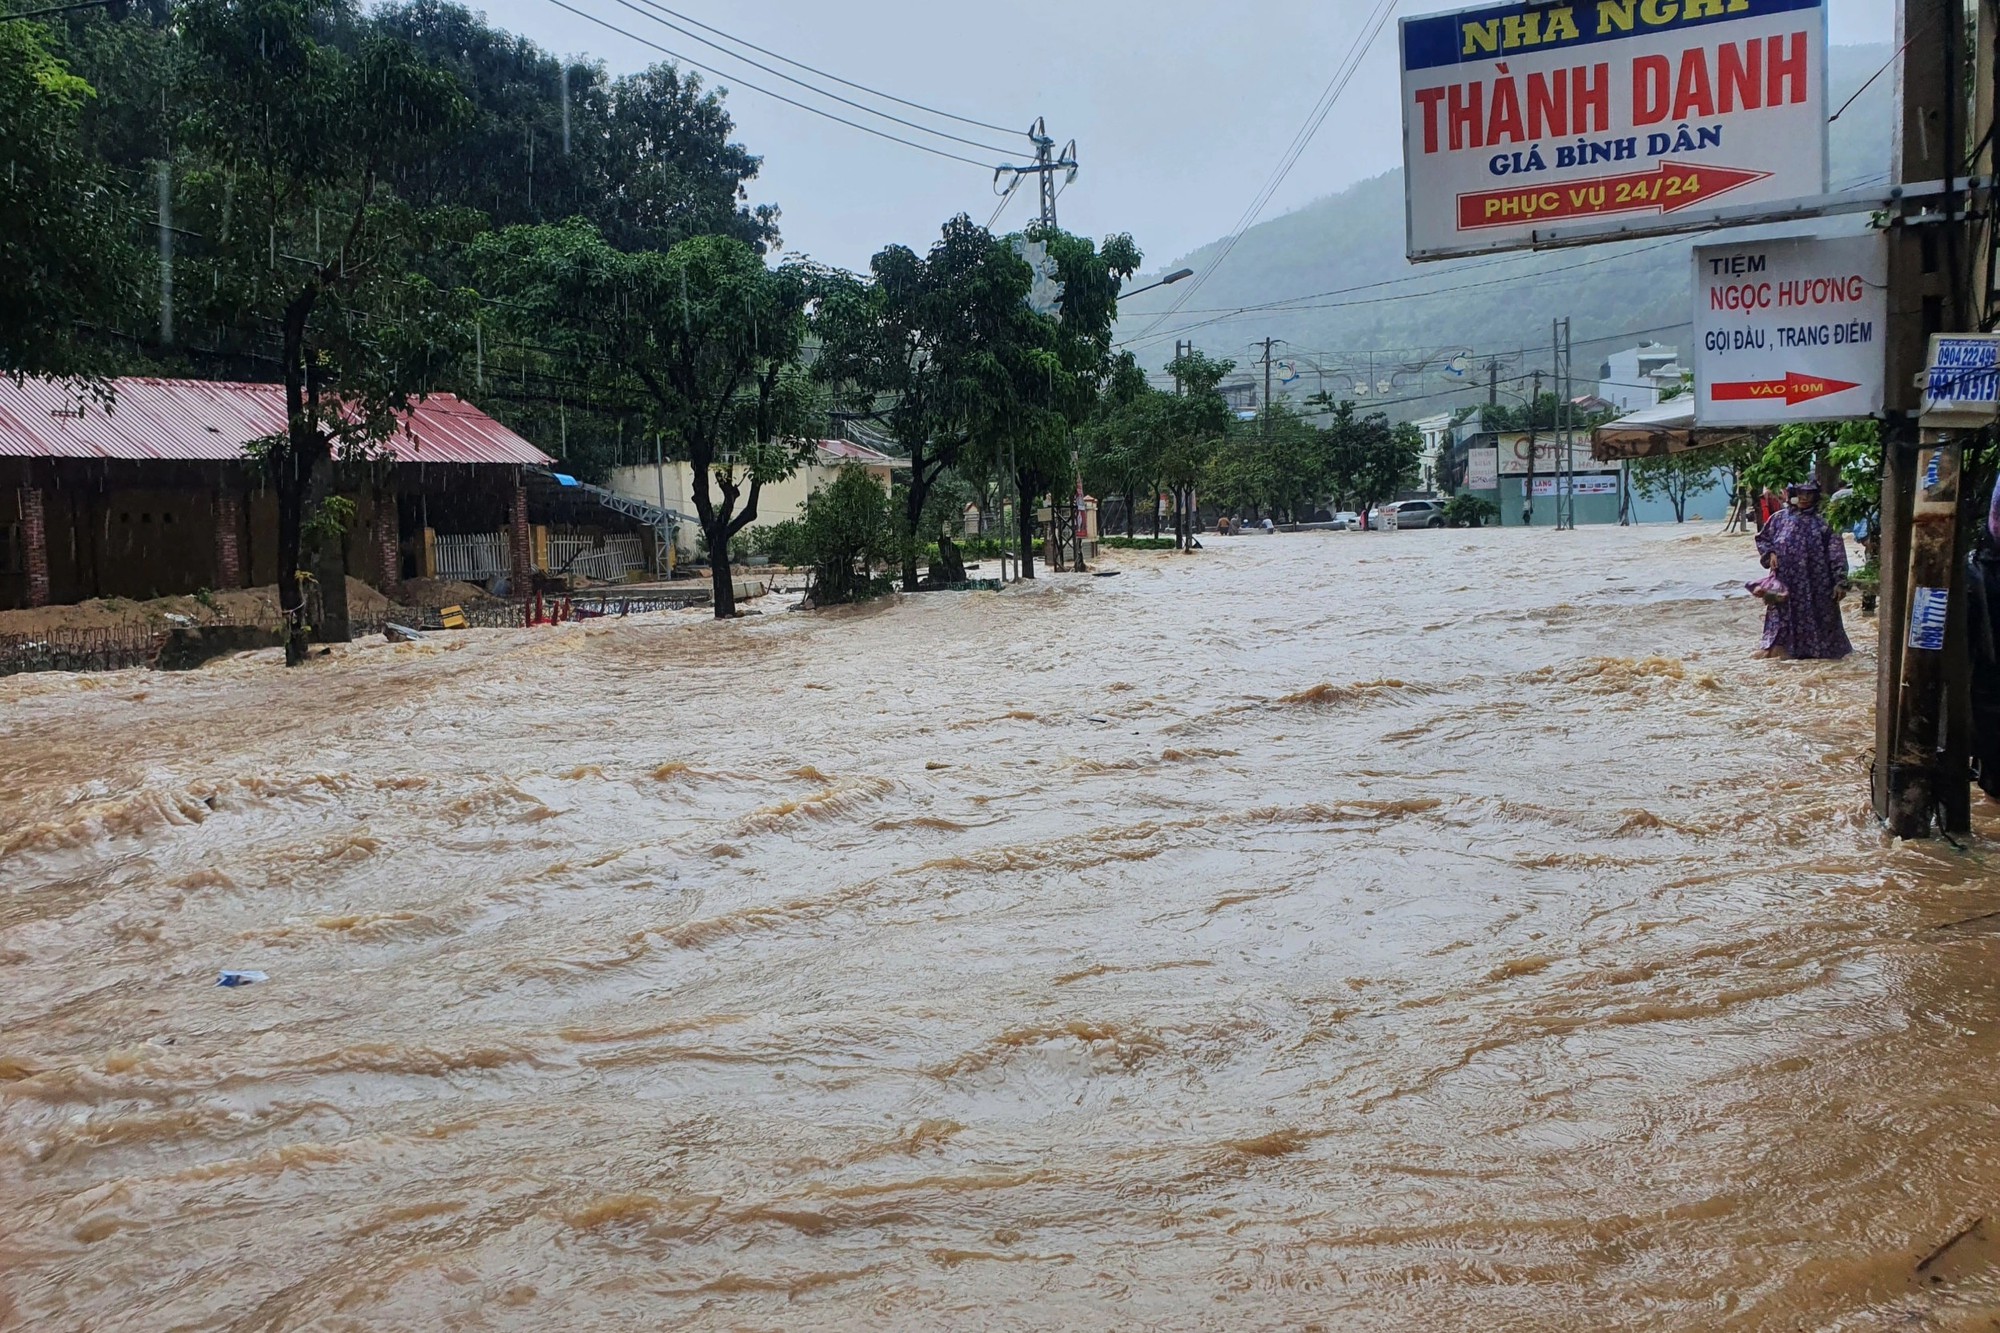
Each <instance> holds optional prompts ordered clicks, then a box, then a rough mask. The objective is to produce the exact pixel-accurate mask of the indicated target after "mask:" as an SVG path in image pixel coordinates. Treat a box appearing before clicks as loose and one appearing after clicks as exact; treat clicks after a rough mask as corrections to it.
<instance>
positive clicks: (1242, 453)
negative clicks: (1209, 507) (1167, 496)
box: [1201, 434, 1278, 518]
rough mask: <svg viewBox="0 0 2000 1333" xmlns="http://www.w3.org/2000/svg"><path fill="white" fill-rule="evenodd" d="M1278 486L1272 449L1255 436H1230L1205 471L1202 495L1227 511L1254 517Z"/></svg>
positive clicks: (1268, 501)
mask: <svg viewBox="0 0 2000 1333" xmlns="http://www.w3.org/2000/svg"><path fill="white" fill-rule="evenodd" d="M1277 489H1278V487H1277V479H1276V475H1275V469H1274V467H1273V456H1272V450H1271V448H1270V446H1269V445H1267V444H1266V443H1264V441H1262V440H1259V439H1257V438H1255V437H1254V436H1247V435H1243V434H1236V435H1234V436H1232V437H1230V438H1229V439H1228V440H1226V441H1225V442H1224V443H1223V444H1221V445H1220V446H1219V447H1218V448H1217V449H1216V450H1215V452H1214V454H1213V456H1212V457H1210V458H1209V460H1208V466H1207V467H1206V468H1204V469H1203V471H1202V479H1201V493H1202V495H1203V497H1204V498H1206V499H1207V500H1208V501H1209V502H1210V503H1212V504H1214V505H1215V506H1216V507H1217V508H1218V509H1220V510H1221V511H1222V512H1223V513H1225V514H1237V515H1241V516H1243V517H1245V518H1254V517H1255V516H1256V515H1257V514H1258V512H1259V511H1261V510H1262V509H1264V508H1265V507H1266V506H1267V505H1269V504H1270V503H1271V497H1272V495H1273V494H1274V493H1275V492H1276V491H1277Z"/></svg>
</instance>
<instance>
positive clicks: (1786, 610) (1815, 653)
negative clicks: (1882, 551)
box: [1757, 482, 1854, 657]
mask: <svg viewBox="0 0 2000 1333" xmlns="http://www.w3.org/2000/svg"><path fill="white" fill-rule="evenodd" d="M1785 495H1786V498H1787V500H1788V501H1789V502H1790V504H1789V507H1788V508H1786V509H1783V510H1780V511H1779V512H1778V513H1776V514H1773V515H1772V516H1771V518H1770V521H1769V522H1767V523H1765V524H1764V529H1763V531H1761V532H1759V533H1758V534H1757V550H1758V553H1759V554H1760V555H1762V556H1763V564H1764V568H1766V569H1768V570H1770V571H1771V572H1772V573H1774V574H1776V575H1777V576H1778V579H1779V581H1780V582H1782V583H1783V584H1784V586H1785V598H1784V600H1783V601H1782V602H1776V603H1773V604H1772V605H1770V607H1769V608H1768V609H1767V610H1766V611H1765V612H1764V638H1763V642H1762V643H1760V644H1759V645H1758V648H1757V656H1759V657H1845V656H1847V655H1848V654H1849V653H1851V652H1853V651H1854V645H1853V644H1851V643H1849V642H1848V641H1847V629H1846V627H1845V626H1843V625H1842V624H1841V623H1840V599H1841V598H1842V597H1844V596H1846V595H1847V544H1846V542H1844V541H1843V540H1842V539H1841V535H1840V533H1839V532H1837V531H1835V530H1834V529H1833V527H1831V526H1830V525H1829V524H1828V523H1827V521H1826V520H1825V519H1824V518H1821V517H1820V514H1819V486H1818V485H1817V484H1816V483H1813V482H1806V483H1805V484H1804V485H1801V486H1788V487H1786V488H1785Z"/></svg>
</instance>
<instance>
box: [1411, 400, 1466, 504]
mask: <svg viewBox="0 0 2000 1333" xmlns="http://www.w3.org/2000/svg"><path fill="white" fill-rule="evenodd" d="M1451 419H1452V414H1451V413H1450V412H1440V413H1438V414H1437V415H1436V416H1433V417H1423V418H1421V419H1420V420H1417V421H1412V422H1411V423H1410V424H1411V425H1412V426H1414V427H1416V429H1417V432H1418V433H1419V434H1421V435H1422V436H1423V437H1424V451H1423V453H1422V454H1421V455H1419V456H1418V460H1417V467H1418V470H1419V474H1420V475H1421V476H1422V478H1423V483H1422V484H1423V488H1424V489H1425V490H1427V491H1429V490H1435V489H1437V477H1438V460H1439V459H1440V458H1441V457H1442V456H1443V455H1445V454H1447V453H1449V452H1450V450H1451V446H1452V443H1453V441H1454V440H1455V439H1456V435H1455V433H1454V432H1453V430H1452V424H1451Z"/></svg>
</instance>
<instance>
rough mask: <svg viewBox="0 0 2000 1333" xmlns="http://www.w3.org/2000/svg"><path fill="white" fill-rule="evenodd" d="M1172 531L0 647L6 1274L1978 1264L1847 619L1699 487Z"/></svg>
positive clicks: (1921, 1294) (459, 1320)
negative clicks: (1385, 527)
mask: <svg viewBox="0 0 2000 1333" xmlns="http://www.w3.org/2000/svg"><path fill="white" fill-rule="evenodd" d="M1209 545H1210V549H1209V550H1207V551H1203V552H1200V553H1197V554H1194V555H1191V556H1174V555H1134V556H1126V557H1121V558H1118V559H1116V560H1115V561H1112V562H1108V563H1112V564H1115V565H1116V566H1117V567H1119V568H1120V569H1122V571H1123V572H1122V573H1121V575H1120V576H1119V577H1116V578H1106V579H1091V578H1083V577H1076V576H1068V577H1063V578H1057V579H1043V580H1039V581H1038V582H1037V584H1036V585H1035V586H1033V587H1028V588H1021V589H1010V590H1008V591H1006V592H1003V593H975V594H965V595H951V594H938V595H931V596H925V597H920V598H915V599H909V600H903V601H897V602H890V603H884V604H880V605H876V606H872V607H867V608H861V609H856V610H849V611H842V612H834V613H830V614H825V615H815V616H808V615H785V614H778V610H779V608H777V607H776V606H775V605H771V606H769V608H768V609H769V611H770V614H766V615H764V616H762V617H759V618H754V619H750V620H746V621H742V622H738V623H735V624H730V625H716V624H714V623H712V622H708V621H705V620H703V619H701V618H700V617H699V616H696V615H689V614H680V615H673V614H669V615H665V616H659V617H654V618H651V619H648V620H645V621H639V620H635V621H631V622H627V623H622V624H609V623H600V624H597V625H591V626H587V627H567V628H564V629H560V630H549V629H543V630H538V631H473V632H468V633H465V634H461V635H457V636H450V637H438V638H433V639H431V640H429V641H427V642H425V643H422V644H418V645H405V646H391V645H388V644H383V643H367V644H356V645H353V646H351V647H349V648H345V649H342V650H340V651H339V652H338V653H337V655H336V656H335V657H334V658H333V659H331V660H328V661H322V662H318V663H315V664H314V665H313V666H312V667H311V668H310V669H308V670H302V671H298V672H292V673H286V672H283V671H281V670H279V669H278V668H277V667H275V666H274V665H273V664H272V663H271V661H270V659H269V657H268V656H257V657H250V658H242V659H236V660H233V661H228V662H223V663H219V664H216V665H214V666H212V667H210V668H208V669H206V670H203V671H200V672H197V673H192V674H188V675H154V674H149V673H145V672H124V673H117V674H110V675H101V676H41V677H17V678H13V679H11V680H6V681H0V978H4V991H0V1326H7V1327H20V1328H32V1329H36V1330H41V1329H90V1330H100V1329H146V1330H156V1329H240V1330H252V1329H293V1328H313V1329H412V1328H425V1329H433V1328H435V1329H523V1330H527V1329H533V1330H547V1329H572V1328H575V1329H582V1328H591V1329H597V1328H608V1329H626V1328H630V1329H654V1328H731V1329H736V1328H743V1329H779V1328H793V1329H823V1328H842V1329H845V1328H854V1329H880V1328H909V1329H946V1328H950V1329H958V1328H963V1329H973V1328H1077V1329H1108V1328H1141V1327H1145V1328H1167V1329H1194V1328H1209V1329H1264V1328H1270V1329H1279V1328H1302V1327H1321V1328H1327V1329H1350V1328H1359V1329H1375V1328H1381V1329H1407V1328H1425V1329H1460V1328H1463V1329H1577V1330H1595V1329H1605V1328H1614V1327H1615V1328H1641V1329H1649V1328H1650V1329H1682V1328H1722V1329H1794V1328H1836V1329H1889V1328H1895V1329H1904V1328H1944V1329H1974V1328H1978V1329H1985V1328H1990V1327H1994V1326H1995V1324H1994V1320H1995V1319H1996V1317H2000V1106H1996V1097H1995V1089H1996V1086H1997V1085H2000V1023H1996V1020H2000V879H1996V878H1994V877H1993V876H1991V875H1990V874H1989V873H1988V867H1989V864H1990V862H1991V859H1992V855H1993V846H1994V845H1993V844H1992V843H1990V842H1987V841H1984V840H1981V839H1975V840H1973V841H1972V842H1971V843H1970V844H1969V846H1968V847H1967V849H1966V850H1965V851H1963V852H1960V851H1956V850H1954V849H1952V848H1951V847H1949V846H1946V845H1944V844H1942V843H1939V844H1936V845H1904V846H1895V845H1889V844H1885V842H1884V841H1883V839H1882V838H1881V836H1880V835H1879V833H1878V832H1877V831H1876V829H1875V826H1874V824H1873V821H1872V820H1871V818H1870V817H1869V814H1868V809H1867V794H1866V790H1867V789H1866V773H1865V765H1866V761H1867V753H1868V749H1869V746H1870V745H1871V743H1872V730H1871V723H1870V716H1871V708H1872V693H1873V683H1874V663H1873V653H1872V651H1868V650H1867V649H1864V651H1863V652H1862V653H1860V654H1857V656H1856V657H1854V658H1852V659H1850V660H1848V661H1845V662H1840V663H1802V664H1787V663H1771V662H1762V661H1753V660H1751V659H1750V658H1749V656H1748V653H1749V650H1750V649H1751V648H1752V647H1754V646H1755V626H1756V623H1757V614H1758V613H1757V610H1756V608H1755V604H1754V603H1752V602H1750V601H1749V600H1748V599H1747V598H1745V597H1743V596H1742V595H1741V591H1742V586H1741V585H1742V581H1743V580H1744V579H1746V578H1749V577H1752V576H1753V575H1754V574H1755V572H1756V569H1755V562H1754V559H1753V558H1752V555H1751V552H1750V548H1749V543H1748V539H1747V538H1743V537H1725V536H1724V535H1723V534H1722V533H1720V532H1719V531H1717V530H1716V529H1715V527H1714V526H1713V525H1709V526H1708V528H1707V530H1706V531H1705V532H1704V531H1702V530H1701V529H1700V527H1699V526H1698V525H1689V526H1688V527H1686V528H1680V529H1675V528H1673V527H1671V526H1669V527H1663V528H1649V529H1643V530H1618V529H1602V528H1599V529H1587V530H1585V531H1582V532H1577V533H1555V532H1550V531H1546V530H1543V531H1535V532H1522V531H1519V530H1508V531H1501V532H1483V533H1459V532H1424V533H1395V534H1352V535H1348V534H1316V535H1300V536H1294V537H1277V538H1263V537H1254V538H1239V539H1234V540H1221V541H1217V540H1214V539H1211V541H1210V543H1209ZM1853 628H1854V631H1855V638H1856V641H1857V642H1858V643H1861V644H1864V645H1870V646H1872V643H1873V639H1874V631H1873V625H1872V622H1861V621H1859V620H1858V619H1857V620H1856V621H1855V623H1854V626H1853ZM1981 818H1982V820H1984V818H1985V815H1984V814H1983V813H1982V816H1981ZM1989 831H1990V829H1989ZM221 968H255V969H261V970H263V971H266V972H268V973H269V974H270V980H269V981H268V982H267V983H264V984H262V985H256V986H251V987H247V988H243V989H237V990H227V989H221V988H218V987H217V986H216V985H215V975H216V972H217V970H218V969H221ZM1982 1218H1983V1219H1985V1220H1984V1221H1979V1220H1978V1219H1982ZM1975 1223H1976V1224H1975ZM1968 1228H1969V1229H1968ZM1960 1233H1963V1234H1962V1235H1961V1234H1960ZM1954 1236H1958V1239H1957V1240H1956V1241H1955V1242H1954V1241H1953V1238H1954ZM1948 1242H1949V1243H1948Z"/></svg>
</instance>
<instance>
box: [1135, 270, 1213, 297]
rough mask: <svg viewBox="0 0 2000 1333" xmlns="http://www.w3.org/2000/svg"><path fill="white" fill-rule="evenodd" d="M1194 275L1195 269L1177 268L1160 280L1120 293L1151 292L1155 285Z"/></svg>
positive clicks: (1161, 285) (1136, 293)
mask: <svg viewBox="0 0 2000 1333" xmlns="http://www.w3.org/2000/svg"><path fill="white" fill-rule="evenodd" d="M1193 276H1194V270H1193V269H1191V268H1177V269H1175V270H1174V271H1173V272H1172V273H1169V274H1167V276H1166V277H1164V278H1161V279H1160V280H1159V281H1158V282H1149V283H1147V284H1146V285H1145V286H1144V287H1135V288H1133V289H1132V290H1131V291H1129V292H1120V293H1118V295H1119V296H1121V297H1125V296H1137V295H1138V294H1139V293H1140V292H1150V291H1152V290H1153V289H1154V288H1155V287H1164V286H1166V285H1167V284H1168V283H1170V282H1179V281H1180V280H1181V279H1182V278H1192V277H1193Z"/></svg>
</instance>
